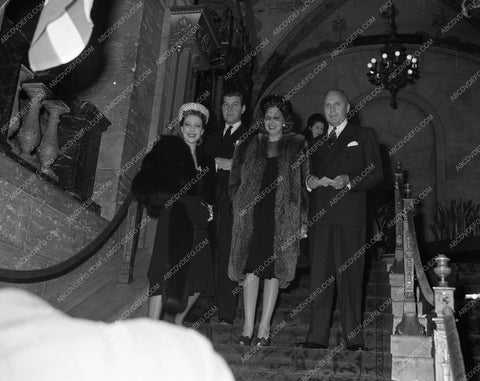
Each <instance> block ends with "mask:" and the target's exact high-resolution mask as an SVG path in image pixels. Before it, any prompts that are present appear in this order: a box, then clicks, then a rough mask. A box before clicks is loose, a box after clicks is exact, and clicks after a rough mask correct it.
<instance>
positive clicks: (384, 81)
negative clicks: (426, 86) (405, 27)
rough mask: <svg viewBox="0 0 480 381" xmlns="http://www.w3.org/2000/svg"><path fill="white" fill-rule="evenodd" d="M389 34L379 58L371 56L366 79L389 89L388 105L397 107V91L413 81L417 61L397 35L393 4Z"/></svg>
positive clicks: (415, 75) (416, 71) (416, 76)
mask: <svg viewBox="0 0 480 381" xmlns="http://www.w3.org/2000/svg"><path fill="white" fill-rule="evenodd" d="M390 15H391V19H390V34H389V36H388V37H387V40H386V41H385V45H384V46H383V47H382V48H381V49H380V53H381V58H380V59H379V60H377V59H375V58H372V59H371V61H370V62H369V63H368V64H367V67H368V72H367V76H368V80H369V81H370V82H371V83H373V84H374V85H377V86H380V87H382V88H384V89H387V90H389V91H390V94H391V100H390V106H392V108H393V109H397V108H398V107H397V93H398V91H399V90H400V89H402V88H404V87H405V86H406V85H407V84H409V83H414V82H415V80H416V79H417V78H419V76H418V62H417V59H416V58H415V57H412V55H411V54H407V53H406V49H405V47H404V46H403V45H402V43H401V42H400V39H399V38H398V35H397V25H396V24H395V4H394V2H392V5H391V7H390Z"/></svg>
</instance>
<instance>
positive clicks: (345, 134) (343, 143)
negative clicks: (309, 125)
mask: <svg viewBox="0 0 480 381" xmlns="http://www.w3.org/2000/svg"><path fill="white" fill-rule="evenodd" d="M355 128H357V127H355V126H353V125H352V124H350V123H347V125H346V126H345V128H344V129H343V131H342V133H341V134H340V136H339V137H338V138H337V139H336V140H335V143H334V144H333V146H332V147H328V143H325V144H326V145H327V147H326V149H327V150H328V153H327V155H326V157H325V159H324V161H323V163H322V168H321V170H322V172H323V171H325V169H326V168H328V166H329V165H330V164H331V163H332V161H334V160H335V158H337V157H338V155H339V153H340V152H341V151H342V150H343V149H346V147H347V144H348V142H349V141H350V139H351V138H352V136H353V135H354V134H355Z"/></svg>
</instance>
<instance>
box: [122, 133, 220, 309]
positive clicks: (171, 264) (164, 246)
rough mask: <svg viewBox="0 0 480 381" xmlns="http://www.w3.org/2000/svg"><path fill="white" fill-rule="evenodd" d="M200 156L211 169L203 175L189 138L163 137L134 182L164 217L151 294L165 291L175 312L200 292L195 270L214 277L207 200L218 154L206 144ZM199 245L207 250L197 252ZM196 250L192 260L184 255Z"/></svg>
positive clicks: (153, 264) (153, 212) (137, 191)
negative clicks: (213, 155)
mask: <svg viewBox="0 0 480 381" xmlns="http://www.w3.org/2000/svg"><path fill="white" fill-rule="evenodd" d="M196 155H197V161H198V164H199V165H200V166H201V167H202V169H203V170H204V171H205V175H204V176H202V177H201V178H200V179H199V178H198V175H199V173H198V172H197V171H196V169H195V165H194V162H193V158H192V155H191V153H190V149H189V148H188V146H187V145H186V144H185V142H184V141H183V140H182V139H181V138H179V137H175V136H163V137H162V138H161V139H160V140H159V141H158V142H157V143H156V144H155V146H154V147H153V149H152V150H151V151H150V152H149V153H148V154H147V155H146V156H145V158H144V160H143V163H142V168H141V170H140V171H139V173H138V174H137V175H136V176H135V178H134V180H133V182H132V191H133V193H134V195H135V197H136V199H137V200H138V201H139V202H140V203H141V204H142V205H143V206H144V207H145V208H146V209H147V212H148V214H149V215H150V216H152V217H157V218H159V221H158V224H157V234H156V238H155V244H154V248H153V251H152V257H151V259H150V265H149V269H148V272H147V275H148V278H149V280H150V284H151V289H154V290H155V291H153V292H152V291H151V295H163V301H164V306H165V309H166V310H167V311H169V312H172V313H173V312H181V311H183V310H184V309H185V307H186V303H187V297H188V296H189V295H191V294H192V291H198V290H192V287H195V286H193V283H194V281H193V280H192V278H193V276H192V272H199V271H203V272H205V274H204V276H205V277H207V278H208V277H211V274H210V273H211V271H209V270H211V267H212V266H211V263H209V262H211V253H210V245H209V243H208V242H209V240H208V236H207V230H206V229H207V226H208V217H209V212H208V208H207V206H206V205H205V204H206V203H207V202H208V203H212V200H213V185H214V184H213V178H212V177H213V175H214V171H215V169H214V168H215V167H214V163H213V159H211V158H209V157H208V156H207V155H205V153H204V152H203V151H202V149H201V148H200V147H198V148H197V151H196ZM207 169H208V170H207ZM196 180H198V181H196ZM176 195H177V196H180V195H181V197H178V198H176V197H175V196H176ZM173 201H174V202H173ZM204 240H205V241H204ZM201 242H203V244H201V245H200V243H201ZM205 242H206V244H205ZM196 247H199V248H201V250H199V251H198V252H197V251H194V252H192V250H194V248H196ZM190 253H192V255H191V257H190V258H191V259H190V258H189V259H188V260H183V259H184V257H185V256H186V255H187V254H190ZM182 260H183V261H182ZM183 263H184V264H183ZM179 264H183V265H182V266H179ZM207 284H209V282H208V280H207ZM212 287H213V284H212ZM205 291H207V292H208V288H207V290H205Z"/></svg>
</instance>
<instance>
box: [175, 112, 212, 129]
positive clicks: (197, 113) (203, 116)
mask: <svg viewBox="0 0 480 381" xmlns="http://www.w3.org/2000/svg"><path fill="white" fill-rule="evenodd" d="M189 115H195V116H198V117H199V118H200V119H201V120H202V127H203V128H205V125H206V124H207V118H206V117H205V115H204V114H202V113H201V112H200V111H198V110H193V109H192V110H186V111H185V112H184V113H183V114H182V120H180V126H183V123H184V122H185V119H186V117H187V116H189Z"/></svg>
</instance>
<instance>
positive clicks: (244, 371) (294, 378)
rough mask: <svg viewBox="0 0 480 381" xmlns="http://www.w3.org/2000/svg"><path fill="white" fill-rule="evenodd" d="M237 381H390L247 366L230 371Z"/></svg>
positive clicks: (388, 379) (387, 379)
mask: <svg viewBox="0 0 480 381" xmlns="http://www.w3.org/2000/svg"><path fill="white" fill-rule="evenodd" d="M232 371H233V374H234V376H235V379H236V380H237V381H264V380H265V381H299V380H300V381H303V380H309V381H391V379H390V378H378V377H364V376H358V377H356V376H353V375H349V376H346V377H342V376H338V375H336V374H335V373H330V374H316V375H314V376H311V377H310V375H309V374H308V373H307V371H304V372H281V373H279V372H276V371H257V370H255V369H252V368H249V367H247V366H242V367H238V368H233V369H232Z"/></svg>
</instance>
